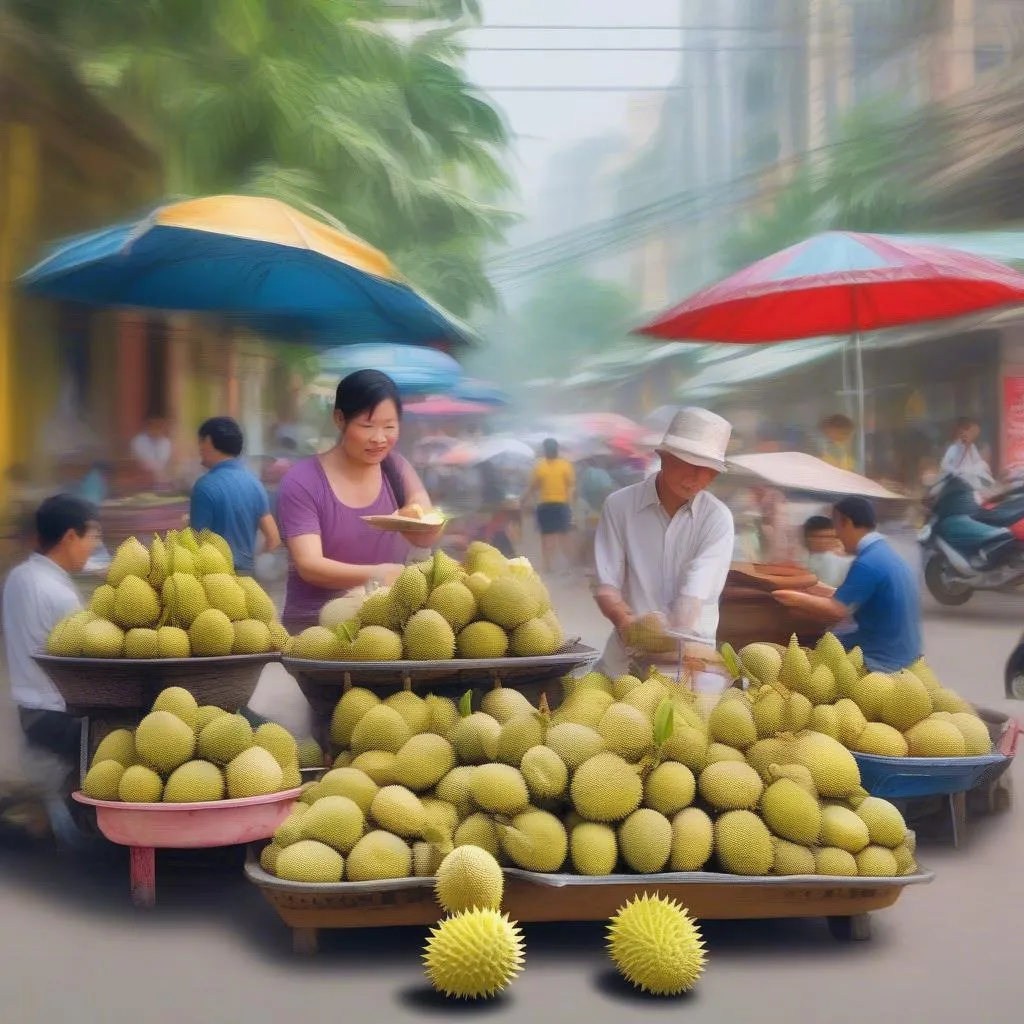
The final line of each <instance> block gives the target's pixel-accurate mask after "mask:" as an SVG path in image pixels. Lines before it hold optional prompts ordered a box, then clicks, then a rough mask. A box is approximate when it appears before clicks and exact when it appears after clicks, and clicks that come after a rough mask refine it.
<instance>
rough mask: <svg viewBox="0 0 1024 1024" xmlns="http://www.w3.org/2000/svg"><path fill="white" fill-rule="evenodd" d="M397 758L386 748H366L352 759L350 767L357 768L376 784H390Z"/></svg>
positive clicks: (392, 781)
mask: <svg viewBox="0 0 1024 1024" xmlns="http://www.w3.org/2000/svg"><path fill="white" fill-rule="evenodd" d="M397 760H398V759H397V758H396V757H395V755H394V754H389V753H388V752H387V751H386V750H368V751H366V753H365V754H360V755H359V756H358V757H355V758H353V759H352V764H351V765H350V767H352V768H358V769H359V770H360V771H362V772H365V773H366V774H367V775H369V776H370V778H371V779H373V781H374V782H376V783H377V785H378V786H391V785H393V784H394V782H395V762H396V761H397Z"/></svg>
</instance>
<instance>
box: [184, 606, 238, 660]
mask: <svg viewBox="0 0 1024 1024" xmlns="http://www.w3.org/2000/svg"><path fill="white" fill-rule="evenodd" d="M188 639H189V643H190V644H191V646H192V653H193V655H195V656H196V657H197V658H221V657H225V656H227V655H229V654H230V653H231V649H232V647H233V646H234V642H235V631H234V628H233V627H232V624H231V620H230V619H229V618H228V617H227V616H226V615H225V614H224V613H223V612H222V611H220V610H218V609H216V608H208V609H207V610H206V611H205V612H200V613H199V614H198V615H197V616H196V618H195V620H194V621H193V623H192V625H191V626H190V627H189V631H188Z"/></svg>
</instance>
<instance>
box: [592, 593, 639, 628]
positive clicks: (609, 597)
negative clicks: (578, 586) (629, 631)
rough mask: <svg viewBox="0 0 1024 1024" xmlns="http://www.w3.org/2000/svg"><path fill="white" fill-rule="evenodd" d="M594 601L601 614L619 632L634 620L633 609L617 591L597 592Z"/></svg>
mask: <svg viewBox="0 0 1024 1024" xmlns="http://www.w3.org/2000/svg"><path fill="white" fill-rule="evenodd" d="M595 600H596V601H597V607H598V608H599V609H600V610H601V614H602V615H603V616H604V617H605V618H606V619H607V620H608V621H609V622H610V623H611V624H612V625H613V626H614V627H615V628H616V629H617V630H619V631H620V632H621V631H622V630H623V629H625V628H626V627H627V626H629V625H630V624H631V623H632V622H633V621H634V620H635V619H636V616H635V615H634V614H633V609H632V608H630V607H629V605H628V604H627V603H626V602H625V600H624V599H623V597H622V595H621V594H620V593H618V592H617V591H612V590H599V591H598V592H597V594H596V595H595Z"/></svg>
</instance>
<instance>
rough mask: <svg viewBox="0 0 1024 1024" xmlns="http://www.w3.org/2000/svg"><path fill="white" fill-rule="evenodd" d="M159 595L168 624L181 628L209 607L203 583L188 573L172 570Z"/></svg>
mask: <svg viewBox="0 0 1024 1024" xmlns="http://www.w3.org/2000/svg"><path fill="white" fill-rule="evenodd" d="M161 596H162V597H163V603H164V607H165V608H166V609H167V614H168V621H169V623H170V625H172V626H178V627H179V628H181V629H188V628H189V626H191V625H192V623H193V622H194V621H195V620H196V617H197V616H198V615H199V614H200V613H201V612H204V611H206V610H207V608H209V607H210V604H209V602H208V601H207V600H206V591H205V590H203V585H202V584H201V583H200V582H199V580H197V579H196V578H195V576H191V575H189V574H188V573H182V572H172V573H171V575H170V576H168V577H167V579H166V580H165V581H164V585H163V587H162V588H161Z"/></svg>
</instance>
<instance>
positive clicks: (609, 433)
mask: <svg viewBox="0 0 1024 1024" xmlns="http://www.w3.org/2000/svg"><path fill="white" fill-rule="evenodd" d="M571 422H572V424H573V426H575V427H578V428H579V429H580V430H581V431H582V432H583V433H585V434H588V435H590V436H591V437H600V438H604V439H610V438H622V437H634V436H639V435H641V434H643V433H644V432H645V431H644V428H643V427H641V426H640V424H638V423H634V422H633V421H632V420H631V419H630V418H629V417H628V416H620V415H619V413H617V412H589V413H583V414H581V415H579V416H573V417H572V418H571Z"/></svg>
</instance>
